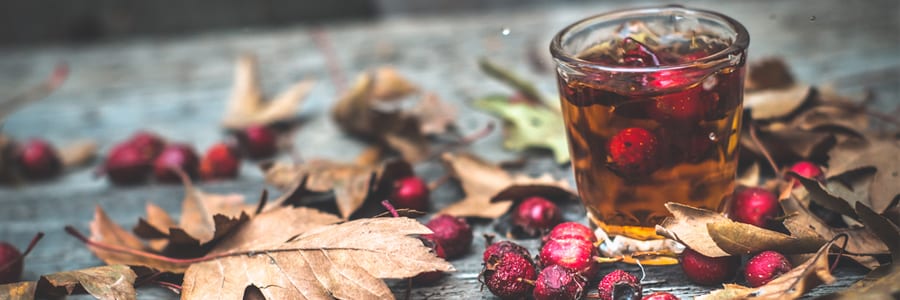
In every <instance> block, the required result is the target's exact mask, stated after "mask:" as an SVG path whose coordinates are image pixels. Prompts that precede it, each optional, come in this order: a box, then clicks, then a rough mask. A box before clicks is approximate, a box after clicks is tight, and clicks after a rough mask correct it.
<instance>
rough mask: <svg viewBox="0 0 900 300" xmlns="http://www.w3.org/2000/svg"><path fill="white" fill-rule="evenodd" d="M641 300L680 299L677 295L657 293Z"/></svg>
mask: <svg viewBox="0 0 900 300" xmlns="http://www.w3.org/2000/svg"><path fill="white" fill-rule="evenodd" d="M641 300H678V297H675V295H672V294H669V293H667V292H656V293H653V294H650V295H647V296H644V298H642V299H641Z"/></svg>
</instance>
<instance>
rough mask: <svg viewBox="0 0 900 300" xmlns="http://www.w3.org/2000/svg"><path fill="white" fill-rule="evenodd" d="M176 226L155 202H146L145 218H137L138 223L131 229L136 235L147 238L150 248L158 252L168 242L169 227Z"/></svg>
mask: <svg viewBox="0 0 900 300" xmlns="http://www.w3.org/2000/svg"><path fill="white" fill-rule="evenodd" d="M177 226H178V225H177V223H175V220H173V219H172V217H171V216H169V213H167V212H166V211H165V210H163V209H162V208H161V207H159V206H157V205H156V204H153V203H147V218H146V219H144V218H140V219H138V224H137V225H136V226H135V227H134V229H133V230H132V231H134V234H136V235H137V236H138V237H140V238H143V239H147V240H149V241H148V243H149V244H150V248H151V249H153V250H154V251H158V252H159V251H163V250H164V249H165V248H166V246H167V245H168V244H169V242H168V240H167V237H168V236H169V228H173V227H177Z"/></svg>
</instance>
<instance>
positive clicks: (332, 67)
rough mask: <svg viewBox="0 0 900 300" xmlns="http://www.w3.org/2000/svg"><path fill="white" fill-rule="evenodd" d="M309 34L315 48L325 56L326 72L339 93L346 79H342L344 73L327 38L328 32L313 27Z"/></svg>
mask: <svg viewBox="0 0 900 300" xmlns="http://www.w3.org/2000/svg"><path fill="white" fill-rule="evenodd" d="M310 35H311V36H312V40H313V43H315V45H316V48H318V49H319V52H321V53H322V55H323V56H324V57H325V65H326V67H327V68H328V74H329V75H330V76H331V81H334V88H335V89H336V90H337V91H338V93H340V91H343V90H344V88H345V86H346V83H345V82H346V81H345V79H344V74H343V72H342V71H341V65H340V62H339V61H338V59H337V56H335V55H334V54H335V53H334V48H333V47H332V46H331V40H330V39H329V38H328V33H327V32H325V30H324V29H322V28H314V29H312V30H311V31H310Z"/></svg>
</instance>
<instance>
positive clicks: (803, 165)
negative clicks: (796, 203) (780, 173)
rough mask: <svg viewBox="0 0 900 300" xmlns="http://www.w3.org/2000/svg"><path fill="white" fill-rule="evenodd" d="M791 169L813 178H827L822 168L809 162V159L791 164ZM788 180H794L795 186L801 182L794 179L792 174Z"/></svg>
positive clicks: (798, 173) (805, 176)
mask: <svg viewBox="0 0 900 300" xmlns="http://www.w3.org/2000/svg"><path fill="white" fill-rule="evenodd" d="M790 170H791V171H793V172H794V173H797V175H800V176H803V177H804V178H809V179H813V180H823V179H825V174H824V173H822V168H819V166H818V165H816V164H814V163H812V162H809V161H805V160H804V161H799V162H797V163H795V164H794V165H793V166H791V169H790ZM788 180H791V181H793V182H794V183H793V187H795V188H796V187H799V186H800V182H799V181H796V180H794V179H793V178H791V177H790V176H788Z"/></svg>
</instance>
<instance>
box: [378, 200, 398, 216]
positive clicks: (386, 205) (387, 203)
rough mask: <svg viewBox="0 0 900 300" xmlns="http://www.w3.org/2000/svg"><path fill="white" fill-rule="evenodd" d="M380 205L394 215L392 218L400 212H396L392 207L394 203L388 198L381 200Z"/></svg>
mask: <svg viewBox="0 0 900 300" xmlns="http://www.w3.org/2000/svg"><path fill="white" fill-rule="evenodd" d="M381 206H384V208H385V209H387V210H388V211H389V212H391V215H392V216H394V218H399V217H400V213H398V212H397V209H396V208H394V205H393V204H391V201H390V200H384V201H381Z"/></svg>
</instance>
